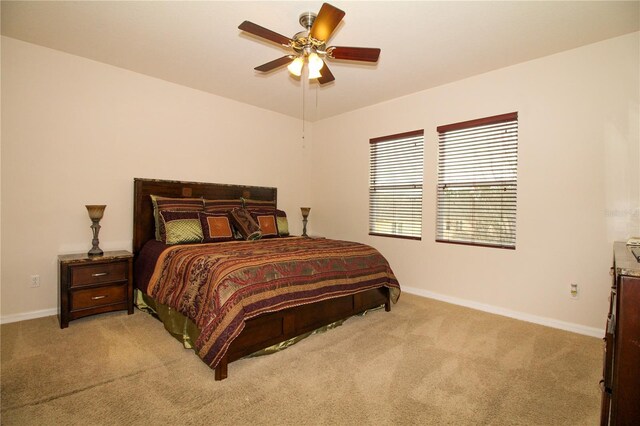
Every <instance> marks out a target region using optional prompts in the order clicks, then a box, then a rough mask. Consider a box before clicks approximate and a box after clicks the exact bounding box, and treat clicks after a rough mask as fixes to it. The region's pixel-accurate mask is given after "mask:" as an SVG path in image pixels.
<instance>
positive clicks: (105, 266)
mask: <svg viewBox="0 0 640 426" xmlns="http://www.w3.org/2000/svg"><path fill="white" fill-rule="evenodd" d="M128 270H129V263H128V261H126V260H125V261H122V262H111V263H99V264H97V265H89V266H74V267H73V268H71V280H70V286H71V287H81V286H86V285H91V284H101V283H108V282H114V281H124V280H126V279H127V273H128Z"/></svg>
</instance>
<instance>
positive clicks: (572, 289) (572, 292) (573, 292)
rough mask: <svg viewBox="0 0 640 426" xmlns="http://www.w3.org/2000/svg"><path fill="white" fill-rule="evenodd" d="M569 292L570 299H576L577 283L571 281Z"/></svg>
mask: <svg viewBox="0 0 640 426" xmlns="http://www.w3.org/2000/svg"><path fill="white" fill-rule="evenodd" d="M569 294H570V296H571V298H572V299H574V300H575V299H577V298H578V295H579V293H578V284H577V283H571V287H570V288H569Z"/></svg>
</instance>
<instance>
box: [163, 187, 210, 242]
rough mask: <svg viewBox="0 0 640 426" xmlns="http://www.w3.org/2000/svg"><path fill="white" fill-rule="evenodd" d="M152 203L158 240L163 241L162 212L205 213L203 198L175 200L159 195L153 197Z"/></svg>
mask: <svg viewBox="0 0 640 426" xmlns="http://www.w3.org/2000/svg"><path fill="white" fill-rule="evenodd" d="M151 202H152V203H153V219H154V221H155V225H156V240H158V241H163V238H162V235H161V234H162V233H163V232H164V230H163V229H162V227H163V223H162V220H160V212H163V211H168V210H171V211H200V212H201V211H203V209H204V203H203V200H202V198H175V197H160V196H158V195H151Z"/></svg>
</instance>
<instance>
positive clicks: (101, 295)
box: [58, 251, 133, 328]
mask: <svg viewBox="0 0 640 426" xmlns="http://www.w3.org/2000/svg"><path fill="white" fill-rule="evenodd" d="M58 265H59V272H60V275H59V277H58V279H59V284H60V285H59V290H60V297H59V301H60V313H59V318H60V328H67V327H68V326H69V321H72V320H74V319H77V318H82V317H86V316H87V315H94V314H101V313H104V312H112V311H120V310H124V309H126V310H127V311H128V312H129V315H131V314H132V313H133V273H132V271H133V268H132V266H133V255H132V254H131V253H130V252H128V251H107V252H105V253H104V255H102V256H89V255H87V254H84V253H83V254H66V255H60V256H58Z"/></svg>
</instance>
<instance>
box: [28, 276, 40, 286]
mask: <svg viewBox="0 0 640 426" xmlns="http://www.w3.org/2000/svg"><path fill="white" fill-rule="evenodd" d="M29 282H30V283H31V287H40V275H31V279H30V280H29Z"/></svg>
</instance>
